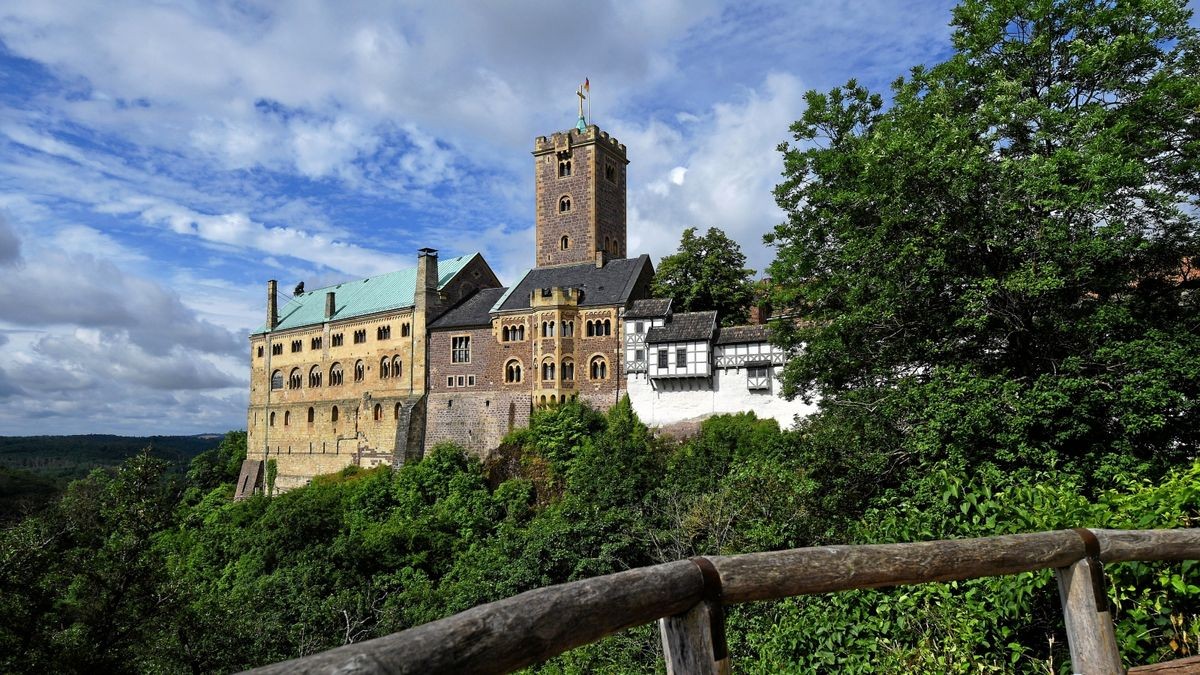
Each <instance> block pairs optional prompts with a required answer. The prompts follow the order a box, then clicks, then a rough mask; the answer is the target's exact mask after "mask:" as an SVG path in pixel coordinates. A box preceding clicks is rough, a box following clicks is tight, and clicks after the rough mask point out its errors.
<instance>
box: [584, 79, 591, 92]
mask: <svg viewBox="0 0 1200 675" xmlns="http://www.w3.org/2000/svg"><path fill="white" fill-rule="evenodd" d="M583 90H584V91H591V90H592V83H591V82H588V79H587V78H586V77H585V78H583Z"/></svg>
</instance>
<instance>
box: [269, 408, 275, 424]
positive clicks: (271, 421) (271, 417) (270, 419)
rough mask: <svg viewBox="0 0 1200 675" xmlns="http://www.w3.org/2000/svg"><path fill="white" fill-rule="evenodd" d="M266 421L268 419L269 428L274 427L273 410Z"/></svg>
mask: <svg viewBox="0 0 1200 675" xmlns="http://www.w3.org/2000/svg"><path fill="white" fill-rule="evenodd" d="M268 419H269V422H268V424H270V425H271V426H275V411H274V410H272V411H271V415H270V417H269V418H268Z"/></svg>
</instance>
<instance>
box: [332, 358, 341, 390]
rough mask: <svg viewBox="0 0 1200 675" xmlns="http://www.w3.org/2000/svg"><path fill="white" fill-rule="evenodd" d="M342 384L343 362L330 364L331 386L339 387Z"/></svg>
mask: <svg viewBox="0 0 1200 675" xmlns="http://www.w3.org/2000/svg"><path fill="white" fill-rule="evenodd" d="M341 384H342V364H340V363H335V364H333V365H332V366H329V386H331V387H337V386H339V385H341Z"/></svg>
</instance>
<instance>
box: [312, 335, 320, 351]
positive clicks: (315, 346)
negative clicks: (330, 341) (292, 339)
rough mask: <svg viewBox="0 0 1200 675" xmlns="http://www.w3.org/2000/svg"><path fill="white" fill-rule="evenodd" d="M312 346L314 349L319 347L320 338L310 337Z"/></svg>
mask: <svg viewBox="0 0 1200 675" xmlns="http://www.w3.org/2000/svg"><path fill="white" fill-rule="evenodd" d="M312 348H313V349H314V350H316V349H320V348H321V338H319V337H315V338H313V339H312Z"/></svg>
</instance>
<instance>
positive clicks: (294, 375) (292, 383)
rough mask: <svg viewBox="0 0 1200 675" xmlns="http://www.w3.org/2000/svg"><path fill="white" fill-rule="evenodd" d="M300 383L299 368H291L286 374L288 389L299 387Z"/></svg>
mask: <svg viewBox="0 0 1200 675" xmlns="http://www.w3.org/2000/svg"><path fill="white" fill-rule="evenodd" d="M300 384H301V376H300V369H299V368H292V372H291V374H290V375H288V389H299V388H300Z"/></svg>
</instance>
